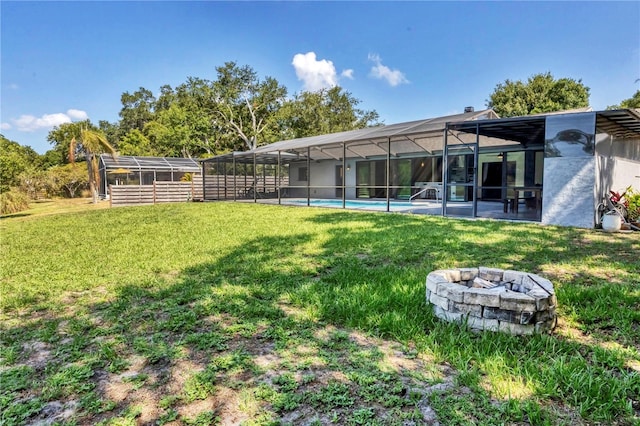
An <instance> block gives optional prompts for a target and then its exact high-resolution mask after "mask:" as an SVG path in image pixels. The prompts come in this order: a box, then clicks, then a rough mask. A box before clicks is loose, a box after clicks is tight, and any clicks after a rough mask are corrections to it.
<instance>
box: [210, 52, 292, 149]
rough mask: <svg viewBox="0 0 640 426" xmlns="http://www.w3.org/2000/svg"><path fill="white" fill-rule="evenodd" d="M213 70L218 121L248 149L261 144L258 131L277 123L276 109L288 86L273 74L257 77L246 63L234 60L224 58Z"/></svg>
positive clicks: (263, 141)
mask: <svg viewBox="0 0 640 426" xmlns="http://www.w3.org/2000/svg"><path fill="white" fill-rule="evenodd" d="M216 71H217V72H218V79H217V80H216V81H215V83H214V89H215V93H216V95H217V97H218V98H217V101H218V102H217V106H218V109H217V113H218V115H219V116H220V117H221V119H222V122H221V124H222V125H223V126H225V127H226V128H227V129H228V130H229V131H231V132H233V133H234V134H235V135H236V136H237V137H239V138H240V139H241V140H242V142H244V145H245V148H247V149H255V148H256V147H258V146H259V145H262V144H264V143H265V142H266V141H265V140H264V139H262V140H261V135H262V134H263V133H264V132H265V131H268V130H272V129H274V128H276V127H277V117H276V114H275V113H276V112H277V111H278V110H279V109H280V108H281V107H282V105H283V104H284V102H285V99H286V96H287V88H286V87H284V86H283V85H281V84H280V83H278V81H277V80H276V79H274V78H272V77H267V78H265V79H264V80H260V79H259V78H258V76H257V74H256V72H255V71H254V70H253V69H252V68H251V67H250V66H248V65H245V66H242V67H239V66H238V65H236V63H235V62H227V63H225V64H224V66H222V67H217V68H216Z"/></svg>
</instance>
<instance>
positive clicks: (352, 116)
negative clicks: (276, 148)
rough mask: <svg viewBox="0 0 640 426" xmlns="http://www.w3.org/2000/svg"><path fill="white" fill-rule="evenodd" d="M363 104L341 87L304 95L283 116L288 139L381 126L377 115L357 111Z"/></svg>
mask: <svg viewBox="0 0 640 426" xmlns="http://www.w3.org/2000/svg"><path fill="white" fill-rule="evenodd" d="M359 103H360V100H358V99H356V98H354V97H353V96H352V95H351V93H349V92H346V91H343V90H342V88H340V87H339V86H336V87H333V88H331V89H322V90H319V91H317V92H301V93H299V94H297V95H296V96H295V97H294V99H293V100H291V101H289V102H287V104H286V105H285V107H284V108H283V109H282V111H281V113H280V117H281V118H282V120H283V122H284V129H285V132H286V136H287V137H288V138H302V137H307V136H315V135H321V134H327V133H334V132H343V131H347V130H354V129H362V128H365V127H368V126H375V125H378V124H379V122H378V118H379V116H378V113H377V112H376V111H375V110H374V111H363V110H361V109H358V108H357V105H358V104H359Z"/></svg>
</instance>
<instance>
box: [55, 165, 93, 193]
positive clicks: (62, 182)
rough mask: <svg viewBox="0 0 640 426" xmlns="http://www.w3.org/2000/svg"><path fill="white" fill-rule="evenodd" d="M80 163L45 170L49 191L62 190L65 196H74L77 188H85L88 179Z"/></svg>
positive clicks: (56, 191)
mask: <svg viewBox="0 0 640 426" xmlns="http://www.w3.org/2000/svg"><path fill="white" fill-rule="evenodd" d="M82 169H83V166H82V164H80V163H75V164H65V165H63V166H56V167H52V168H50V169H49V170H47V178H46V182H48V184H49V185H50V189H49V191H50V192H51V193H61V192H63V193H64V194H65V195H66V196H67V197H70V198H75V197H76V194H77V192H78V190H80V189H82V188H86V187H87V185H88V183H89V181H88V179H87V173H86V171H83V170H82Z"/></svg>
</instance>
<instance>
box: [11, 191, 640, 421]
mask: <svg viewBox="0 0 640 426" xmlns="http://www.w3.org/2000/svg"><path fill="white" fill-rule="evenodd" d="M0 249H1V254H2V257H1V259H2V260H0V274H1V275H0V290H1V296H2V297H1V300H0V306H1V307H2V314H1V315H2V316H1V321H2V322H1V330H2V340H1V347H0V424H3V425H11V424H31V423H36V422H39V421H48V422H58V424H87V425H88V424H97V423H100V424H109V425H122V424H143V423H144V424H154V423H155V424H198V425H201V424H218V423H226V424H247V425H250V424H305V425H306V424H354V425H360V424H398V425H403V424H432V423H433V422H434V421H435V420H437V421H439V422H440V424H443V425H454V424H461V425H462V424H466V425H474V424H536V425H537V424H570V425H574V424H596V423H600V424H619V425H630V424H638V423H640V260H639V257H638V253H639V251H640V250H639V249H640V238H638V233H635V234H606V233H602V232H597V231H589V230H581V229H571V228H557V227H542V226H539V225H534V224H522V223H508V222H497V221H465V220H455V219H446V218H441V217H426V216H417V215H415V216H414V215H398V214H383V213H365V212H348V211H342V210H329V209H315V208H311V209H310V208H299V207H279V206H265V205H254V204H241V203H236V204H233V203H204V204H203V203H190V204H186V203H185V204H173V205H157V206H148V207H131V208H117V209H103V210H90V211H81V212H70V213H65V214H56V215H46V216H16V217H8V218H4V219H2V220H0ZM468 266H489V267H498V268H509V269H518V270H526V271H530V272H534V273H537V274H540V275H543V276H545V277H547V278H550V279H551V280H552V281H553V282H554V285H555V287H556V291H557V296H558V303H559V326H558V328H556V330H555V331H554V333H553V334H551V335H542V336H531V337H512V336H507V335H503V334H496V333H491V332H486V333H473V332H470V331H467V330H466V329H465V328H463V327H461V326H458V325H451V324H444V323H441V322H440V321H439V320H438V319H437V318H435V317H434V316H433V315H432V314H431V312H430V310H429V309H428V307H427V306H426V304H425V300H424V293H425V288H424V281H425V278H426V275H427V273H428V272H429V271H431V270H434V269H439V268H451V267H468Z"/></svg>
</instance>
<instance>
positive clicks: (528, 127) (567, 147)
mask: <svg viewBox="0 0 640 426" xmlns="http://www.w3.org/2000/svg"><path fill="white" fill-rule="evenodd" d="M623 111H624V112H622V113H620V112H618V113H619V114H618V115H617V116H616V115H615V114H614V112H610V111H604V112H599V113H594V112H591V111H589V110H588V109H584V110H579V111H571V112H564V113H558V114H545V115H539V116H527V117H517V118H510V119H499V118H498V117H497V115H496V114H495V113H494V112H493V111H492V110H484V111H477V112H476V111H473V109H472V108H467V109H465V112H464V113H462V114H457V115H451V116H446V117H439V118H434V119H425V120H418V121H411V122H406V123H399V124H392V125H386V126H379V127H373V128H366V129H360V130H354V131H348V132H341V133H333V134H328V135H321V136H313V137H307V138H301V139H293V140H288V141H281V142H276V143H273V144H270V145H266V146H262V147H259V148H257V149H255V150H252V151H247V152H234V153H230V154H227V155H223V156H218V157H214V158H211V159H207V160H204V161H203V176H204V179H203V180H204V198H205V200H234V201H249V202H260V203H278V204H294V205H306V206H325V207H339V208H340V207H341V208H351V209H370V210H382V211H396V212H411V213H423V214H437V215H445V216H461V217H480V218H497V219H514V220H527V221H539V222H540V221H541V222H543V223H556V224H574V225H575V224H576V223H574V222H575V221H576V220H578V223H577V226H586V227H589V226H593V223H594V221H593V219H594V218H593V216H594V210H595V205H596V203H597V200H598V197H599V196H600V195H599V193H596V192H597V191H600V193H602V191H606V190H608V189H605V188H604V187H603V188H599V189H598V188H597V187H598V185H596V176H597V175H599V172H598V173H597V170H599V168H596V166H595V156H596V149H595V146H596V142H598V141H603V140H605V139H606V138H607V137H609V140H613V139H615V140H617V141H618V142H620V141H623V142H624V143H623V145H625V146H626V147H627V148H625V149H626V151H629V152H627V154H629V155H626V154H623V155H622V157H624V158H623V159H622V163H624V164H623V166H622V167H630V168H633V165H634V164H635V165H637V164H639V163H637V162H638V161H640V154H639V153H640V147H639V145H638V143H639V141H640V139H639V137H640V128H637V127H634V126H635V125H637V124H638V123H640V115H638V114H637V112H634V111H632V110H623ZM596 122H597V123H598V126H599V128H597V125H596ZM605 123H606V124H608V130H606V131H605V130H603V127H602V125H604V124H605ZM616 135H617V136H616ZM627 143H628V144H629V145H627ZM601 145H602V144H601ZM602 146H604V145H602ZM629 147H633V148H632V149H631V150H629V149H628V148H629ZM603 155H606V156H609V157H611V155H613V154H612V151H611V152H609V153H608V154H603ZM599 163H601V161H599ZM622 163H620V162H618V166H620V164H622ZM611 167H613V166H611ZM639 170H640V169H639ZM636 174H638V175H640V172H638V173H636ZM623 175H626V173H623ZM618 181H619V180H618ZM618 183H621V182H620V181H619V182H618ZM631 183H633V182H631ZM638 183H640V182H638ZM614 184H616V182H614V180H611V181H610V182H608V184H607V185H608V186H610V187H612V185H614ZM567 191H570V192H571V194H570V197H572V198H573V199H572V201H571V205H567V204H566V200H564V198H563V197H565V196H566V193H567ZM605 193H606V192H605ZM563 200H564V201H563ZM565 222H571V223H565Z"/></svg>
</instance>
